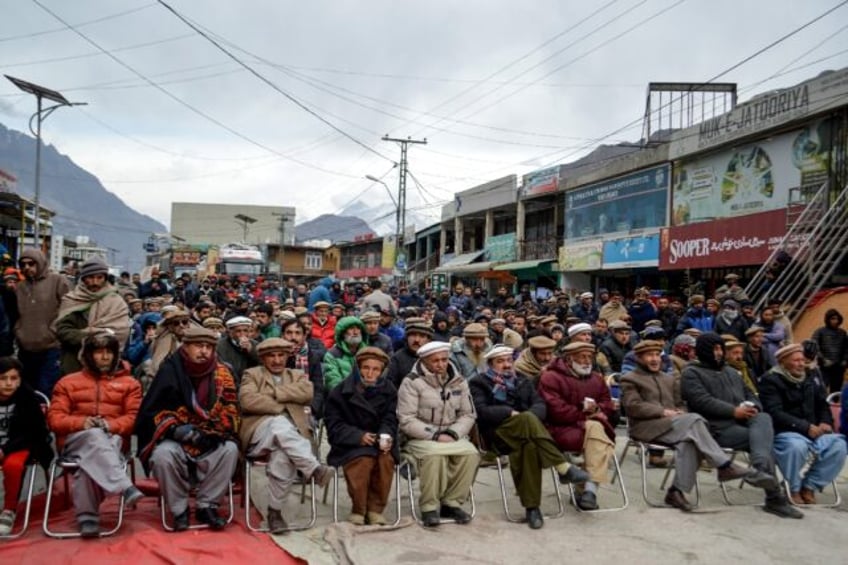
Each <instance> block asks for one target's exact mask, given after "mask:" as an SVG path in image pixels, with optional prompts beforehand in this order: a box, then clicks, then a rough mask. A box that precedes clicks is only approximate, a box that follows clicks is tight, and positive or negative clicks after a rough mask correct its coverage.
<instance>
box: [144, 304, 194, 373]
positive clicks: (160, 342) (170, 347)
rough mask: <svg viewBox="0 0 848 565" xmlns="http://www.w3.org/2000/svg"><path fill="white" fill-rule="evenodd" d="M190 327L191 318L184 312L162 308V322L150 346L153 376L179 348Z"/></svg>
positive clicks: (177, 308) (174, 307)
mask: <svg viewBox="0 0 848 565" xmlns="http://www.w3.org/2000/svg"><path fill="white" fill-rule="evenodd" d="M190 326H191V316H190V315H189V313H188V312H187V311H186V310H183V309H181V308H180V307H178V306H173V305H168V306H165V307H164V308H162V321H161V322H159V327H158V328H157V329H156V337H154V338H153V343H152V344H151V346H150V348H151V349H150V352H151V353H150V362H151V370H152V371H153V374H154V375H155V374H156V372H157V371H158V370H159V367H160V366H161V365H162V362H163V361H164V360H165V359H166V358H167V357H168V356H169V355H170V354H171V353H173V352H174V351H176V350H177V348H178V347H179V346H180V344H181V343H182V341H183V336H184V335H185V332H186V330H187V329H188V328H189V327H190Z"/></svg>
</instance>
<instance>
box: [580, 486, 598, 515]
mask: <svg viewBox="0 0 848 565" xmlns="http://www.w3.org/2000/svg"><path fill="white" fill-rule="evenodd" d="M577 507H578V508H579V509H580V510H597V509H598V497H597V496H595V493H594V492H590V491H588V490H584V491H583V494H581V495H580V498H578V499H577Z"/></svg>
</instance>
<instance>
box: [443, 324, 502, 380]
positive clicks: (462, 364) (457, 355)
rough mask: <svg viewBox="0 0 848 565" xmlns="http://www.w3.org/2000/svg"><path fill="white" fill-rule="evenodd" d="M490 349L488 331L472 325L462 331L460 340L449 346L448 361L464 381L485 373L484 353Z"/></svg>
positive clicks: (481, 326)
mask: <svg viewBox="0 0 848 565" xmlns="http://www.w3.org/2000/svg"><path fill="white" fill-rule="evenodd" d="M491 348H492V340H491V339H489V330H488V329H487V328H486V326H484V325H483V324H478V323H476V322H475V323H472V324H468V325H467V326H465V328H464V329H463V330H462V338H461V339H457V340H455V341H454V342H453V343H452V344H451V354H450V361H451V363H453V365H454V366H455V367H456V368H457V369H458V370H459V372H460V374H462V376H463V378H465V380H469V379H471V378H473V377H475V376H477V374H478V373H480V372H481V371H482V372H485V371H486V353H487V352H488V351H489V350H490V349H491Z"/></svg>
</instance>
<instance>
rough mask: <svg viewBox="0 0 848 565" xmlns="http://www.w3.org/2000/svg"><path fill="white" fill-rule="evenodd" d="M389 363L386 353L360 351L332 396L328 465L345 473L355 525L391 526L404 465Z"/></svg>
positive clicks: (329, 400)
mask: <svg viewBox="0 0 848 565" xmlns="http://www.w3.org/2000/svg"><path fill="white" fill-rule="evenodd" d="M388 362H389V357H388V356H387V355H386V354H385V352H384V351H383V350H381V349H378V348H376V347H365V348H363V349H360V350H359V352H358V353H357V354H356V365H355V366H354V369H353V371H352V372H351V374H350V376H349V377H347V378H346V379H345V380H344V381H342V384H340V385H339V386H337V387H336V388H334V389H333V391H332V392H331V393H330V396H329V397H328V398H327V411H326V417H325V421H326V425H327V439H328V440H329V442H330V453H329V454H328V455H327V463H329V464H330V465H333V466H335V467H341V468H342V470H343V472H344V476H345V483H346V484H347V491H348V494H349V496H350V500H351V506H352V507H351V513H350V516H349V517H348V521H349V522H351V523H353V524H354V525H362V524H364V523H365V522H366V521H367V522H368V524H370V525H372V526H375V525H376V526H383V525H385V524H386V519H385V518H384V517H383V510H384V509H385V507H386V502H387V501H388V498H389V493H390V492H391V488H392V479H393V478H394V474H395V465H396V464H397V462H398V461H400V450H399V448H398V440H397V435H398V419H397V389H396V388H395V387H394V385H393V384H392V383H391V382H390V381H389V380H388V379H387V378H386V377H385V369H386V365H387V364H388Z"/></svg>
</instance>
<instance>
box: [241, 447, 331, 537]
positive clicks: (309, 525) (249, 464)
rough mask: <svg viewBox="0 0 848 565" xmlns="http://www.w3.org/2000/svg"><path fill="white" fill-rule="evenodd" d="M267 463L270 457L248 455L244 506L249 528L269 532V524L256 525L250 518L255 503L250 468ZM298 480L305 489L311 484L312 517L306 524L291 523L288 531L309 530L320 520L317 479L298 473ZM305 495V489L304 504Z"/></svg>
mask: <svg viewBox="0 0 848 565" xmlns="http://www.w3.org/2000/svg"><path fill="white" fill-rule="evenodd" d="M267 465H268V459H267V458H254V457H246V458H245V464H244V494H243V496H244V497H246V503H245V504H243V506H244V523H245V525H246V526H247V529H249V530H250V531H252V532H260V533H267V532H269V531H270V530H269V529H268V527H267V526H259V525H254V524H253V522H252V521H251V519H250V507H251V505H252V504H253V500H252V499H251V498H250V491H251V484H252V480H251V476H250V470H251V469H252V468H253V467H254V466H256V467H265V466H267ZM298 481H299V482H300V483H301V484H302V485H303V489H305V488H306V485H307V484H309V490H310V497H309V501H310V504H309V506H310V518H309V522H307V523H306V524H291V525H289V527H288V528H286V529H285V530H284V531H286V532H298V531H302V530H308V529H310V528H312V527H313V526H315V522H316V521H318V503H317V498H316V496H315V479H312V478H310V479H309V480H308V481H306V480H304V479H303V477H302V476H300V475H299V474H298ZM303 496H304V495H303V491H301V499H300V500H301V504H303V500H304V498H303Z"/></svg>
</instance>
